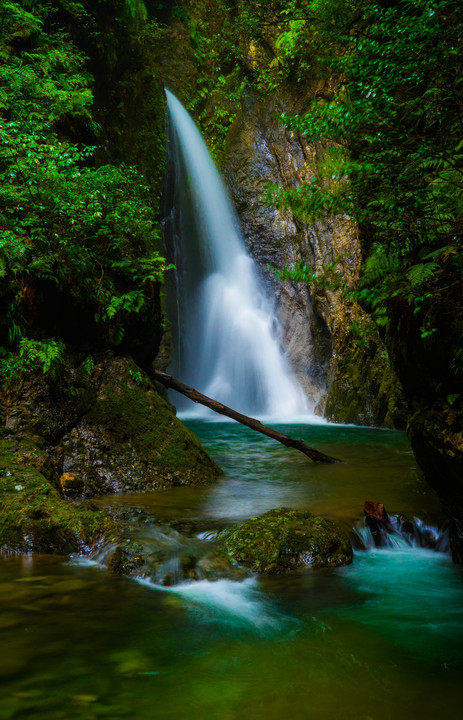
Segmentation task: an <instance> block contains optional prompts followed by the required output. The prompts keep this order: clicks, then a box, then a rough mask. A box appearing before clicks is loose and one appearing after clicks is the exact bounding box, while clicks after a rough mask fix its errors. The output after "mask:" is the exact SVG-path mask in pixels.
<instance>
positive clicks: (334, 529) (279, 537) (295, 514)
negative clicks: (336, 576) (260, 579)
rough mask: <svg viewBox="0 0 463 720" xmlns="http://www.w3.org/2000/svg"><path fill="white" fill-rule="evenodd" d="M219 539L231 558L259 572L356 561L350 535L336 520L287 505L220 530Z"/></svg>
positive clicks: (345, 563) (273, 571) (328, 565)
mask: <svg viewBox="0 0 463 720" xmlns="http://www.w3.org/2000/svg"><path fill="white" fill-rule="evenodd" d="M218 540H219V542H220V543H221V544H222V546H223V548H224V549H225V551H226V552H227V554H228V556H229V557H230V558H232V559H233V560H235V561H236V562H238V563H240V564H242V565H245V566H247V567H249V568H251V570H253V571H255V572H258V573H267V574H277V573H285V572H289V571H291V570H295V569H296V568H304V567H312V568H320V567H337V566H339V565H348V564H349V563H351V562H352V546H351V544H350V542H349V538H348V536H347V534H346V533H345V532H344V531H343V530H342V529H341V528H339V527H338V526H337V525H336V524H335V523H334V522H332V521H331V520H327V519H325V518H322V517H318V516H317V515H313V514H312V513H311V512H308V511H302V510H292V509H290V508H284V507H281V508H276V509H275V510H270V511H269V512H266V513H264V514H263V515H259V516H258V517H255V518H252V519H251V520H247V521H246V522H244V523H243V524H242V525H236V526H234V527H232V528H231V529H230V530H226V531H224V532H222V533H219V536H218Z"/></svg>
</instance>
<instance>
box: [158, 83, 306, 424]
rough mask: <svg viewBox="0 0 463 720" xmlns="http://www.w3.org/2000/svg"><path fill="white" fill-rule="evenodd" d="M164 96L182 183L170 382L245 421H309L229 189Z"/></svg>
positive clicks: (171, 224) (175, 216)
mask: <svg viewBox="0 0 463 720" xmlns="http://www.w3.org/2000/svg"><path fill="white" fill-rule="evenodd" d="M166 92H167V105H168V111H169V118H170V125H171V134H172V145H173V147H172V149H171V158H172V160H173V164H174V165H175V176H176V184H175V186H176V191H175V197H174V202H173V211H172V213H171V216H170V218H168V219H167V221H166V234H167V236H170V237H171V238H173V245H174V247H173V254H172V260H173V262H174V263H175V265H176V268H177V271H176V287H175V300H174V301H173V302H171V306H170V307H171V312H170V314H171V315H174V316H176V317H173V318H172V321H173V324H174V327H175V331H174V343H173V344H174V352H175V358H174V362H173V367H172V373H173V374H175V375H177V376H178V377H179V378H180V379H181V380H182V381H184V382H186V383H187V384H189V385H192V386H193V387H194V388H196V389H197V390H200V391H201V392H203V393H204V394H205V395H208V396H210V397H212V398H214V399H216V400H219V401H220V402H223V403H224V404H225V405H229V406H231V407H233V408H234V409H236V410H238V411H240V412H243V413H245V414H249V415H258V416H260V417H277V418H287V419H289V418H294V417H298V416H299V417H300V416H307V415H309V414H310V413H311V411H312V408H310V407H309V405H308V401H307V399H306V397H305V395H304V393H303V391H302V389H301V388H300V387H299V385H298V383H297V380H296V379H295V377H294V376H293V375H292V374H291V372H290V369H289V367H288V365H287V363H286V360H285V357H284V353H283V350H282V348H281V346H280V342H279V327H278V322H277V320H276V317H275V314H274V311H273V307H272V304H271V302H270V301H269V299H268V298H267V297H266V295H265V292H264V289H263V287H262V284H261V282H260V280H259V278H258V275H257V271H256V267H255V264H254V262H253V260H252V259H251V258H250V257H249V255H248V253H247V251H246V248H245V246H244V241H243V238H242V236H241V233H240V230H239V226H238V219H237V217H236V215H235V212H234V209H233V206H232V204H231V201H230V199H229V197H228V194H227V190H226V188H225V186H224V183H223V182H222V180H221V178H220V175H219V173H218V171H217V169H216V167H215V165H214V162H213V160H212V158H211V156H210V154H209V151H208V149H207V147H206V144H205V142H204V140H203V139H202V137H201V134H200V132H199V130H198V129H197V127H196V125H195V123H194V121H193V120H192V118H191V117H190V115H189V114H188V113H187V111H186V110H185V108H184V107H183V106H182V105H181V103H180V102H179V101H178V100H177V99H176V97H175V96H174V95H172V93H170V92H169V91H166ZM176 404H178V406H179V408H180V409H181V410H182V411H187V412H188V414H189V415H193V416H206V417H207V416H208V415H211V412H210V411H209V410H206V408H203V407H201V406H198V405H193V403H190V402H189V401H186V400H179V402H178V403H177V397H176Z"/></svg>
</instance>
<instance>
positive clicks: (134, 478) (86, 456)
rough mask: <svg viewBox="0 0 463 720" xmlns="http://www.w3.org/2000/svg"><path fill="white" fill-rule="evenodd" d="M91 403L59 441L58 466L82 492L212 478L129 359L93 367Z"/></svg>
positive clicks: (212, 468)
mask: <svg viewBox="0 0 463 720" xmlns="http://www.w3.org/2000/svg"><path fill="white" fill-rule="evenodd" d="M94 374H95V376H97V386H98V387H97V393H96V397H95V400H94V403H93V405H92V406H91V408H90V409H89V411H88V412H87V413H85V415H84V416H83V417H82V418H81V420H80V421H79V422H78V423H77V424H76V426H75V427H74V428H73V429H72V431H71V432H70V433H68V434H67V435H66V436H65V437H64V438H63V439H62V441H61V450H62V453H63V470H64V471H65V472H67V473H73V474H75V475H77V476H78V477H80V478H82V479H83V481H84V483H85V492H86V494H87V495H96V494H100V493H114V492H124V491H133V490H137V491H144V490H153V489H155V488H162V487H169V486H172V485H193V484H202V483H209V482H213V481H214V480H215V479H216V478H217V477H218V475H220V473H221V470H220V468H219V467H218V465H216V464H215V462H214V461H213V460H212V459H211V458H210V457H209V455H208V454H207V453H206V451H205V450H204V448H203V447H202V445H201V444H200V442H199V440H198V439H197V437H196V435H194V434H193V433H192V432H191V431H190V430H188V428H186V427H185V426H184V425H183V424H182V423H181V422H180V420H178V419H177V418H176V417H175V415H174V411H173V408H172V406H171V405H170V404H169V403H168V402H167V401H166V400H164V399H163V398H162V397H161V396H160V395H159V394H158V392H157V391H156V389H155V387H154V386H153V385H152V383H151V382H150V380H149V378H148V376H147V375H146V374H145V373H143V372H142V371H140V368H138V367H137V366H136V365H135V363H133V362H132V361H131V360H129V359H127V358H113V359H110V360H106V361H103V362H102V363H100V364H99V366H98V367H96V368H95V371H94Z"/></svg>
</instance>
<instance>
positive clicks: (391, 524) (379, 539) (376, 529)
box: [354, 515, 450, 553]
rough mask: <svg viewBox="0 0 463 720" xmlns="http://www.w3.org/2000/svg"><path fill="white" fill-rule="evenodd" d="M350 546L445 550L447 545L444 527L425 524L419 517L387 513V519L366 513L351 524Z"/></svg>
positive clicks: (365, 548) (443, 551)
mask: <svg viewBox="0 0 463 720" xmlns="http://www.w3.org/2000/svg"><path fill="white" fill-rule="evenodd" d="M354 546H355V547H356V548H357V549H360V550H374V549H378V548H385V549H389V550H407V549H410V548H425V549H428V550H434V551H435V552H440V553H446V552H448V550H449V547H450V540H449V534H448V531H447V530H445V529H441V528H438V527H435V526H434V525H428V524H426V523H425V522H423V521H422V520H420V518H416V517H415V518H413V520H409V519H408V518H407V517H405V515H388V516H387V520H378V519H376V518H375V519H374V520H373V521H372V520H371V517H369V516H366V517H364V518H363V519H362V520H360V522H359V523H358V524H357V525H356V527H355V528H354Z"/></svg>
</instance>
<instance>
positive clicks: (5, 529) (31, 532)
mask: <svg viewBox="0 0 463 720" xmlns="http://www.w3.org/2000/svg"><path fill="white" fill-rule="evenodd" d="M35 440H36V439H34V438H32V439H30V438H29V439H28V438H24V437H22V438H21V439H20V442H21V444H22V448H23V450H27V452H24V453H22V454H21V460H20V461H18V452H17V443H18V441H19V440H18V439H17V438H13V439H10V440H2V439H0V548H1V549H2V551H4V552H5V551H6V552H42V553H57V554H60V555H67V554H69V553H71V552H83V551H85V550H86V549H87V550H88V549H89V548H90V547H91V546H92V545H94V544H96V543H97V542H99V541H100V540H101V539H102V538H104V537H105V536H106V535H111V534H114V533H115V532H117V531H119V525H118V523H117V522H116V521H115V520H114V519H113V518H111V517H109V516H108V515H107V514H106V513H104V512H100V511H98V510H94V509H92V508H90V507H86V506H85V505H80V506H76V505H73V504H71V503H69V502H67V501H66V500H64V499H63V497H62V494H61V492H60V491H59V490H58V489H57V488H56V487H54V486H53V485H52V484H51V483H50V482H49V481H48V479H47V478H46V477H45V476H44V475H43V474H42V472H41V469H40V468H41V465H40V463H38V464H39V467H36V463H35V459H36V458H37V456H36V454H35V450H34V448H35ZM27 457H30V458H32V460H31V463H29V462H27V461H26V459H27Z"/></svg>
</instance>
